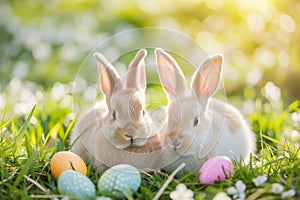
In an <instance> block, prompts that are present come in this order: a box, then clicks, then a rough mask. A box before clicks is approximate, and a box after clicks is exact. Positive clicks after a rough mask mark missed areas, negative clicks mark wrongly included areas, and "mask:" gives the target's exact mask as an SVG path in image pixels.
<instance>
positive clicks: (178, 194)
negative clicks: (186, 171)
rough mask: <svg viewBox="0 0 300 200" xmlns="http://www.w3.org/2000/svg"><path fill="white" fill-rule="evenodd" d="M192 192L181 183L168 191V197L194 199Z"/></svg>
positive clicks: (175, 199)
mask: <svg viewBox="0 0 300 200" xmlns="http://www.w3.org/2000/svg"><path fill="white" fill-rule="evenodd" d="M193 197H194V192H193V191H192V190H189V189H187V188H186V186H185V185H184V184H182V183H180V184H178V185H177V186H176V190H174V191H173V192H171V193H170V198H171V199H173V200H182V199H185V200H194V198H193Z"/></svg>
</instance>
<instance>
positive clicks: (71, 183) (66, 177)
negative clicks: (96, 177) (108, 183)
mask: <svg viewBox="0 0 300 200" xmlns="http://www.w3.org/2000/svg"><path fill="white" fill-rule="evenodd" d="M57 185H58V191H59V193H60V194H62V195H68V196H70V197H71V199H93V198H95V196H96V190H95V187H94V184H93V183H92V181H91V180H90V179H89V178H88V177H86V176H84V175H82V174H81V173H79V172H77V171H73V170H66V171H64V172H62V173H61V175H60V176H59V178H58V181H57Z"/></svg>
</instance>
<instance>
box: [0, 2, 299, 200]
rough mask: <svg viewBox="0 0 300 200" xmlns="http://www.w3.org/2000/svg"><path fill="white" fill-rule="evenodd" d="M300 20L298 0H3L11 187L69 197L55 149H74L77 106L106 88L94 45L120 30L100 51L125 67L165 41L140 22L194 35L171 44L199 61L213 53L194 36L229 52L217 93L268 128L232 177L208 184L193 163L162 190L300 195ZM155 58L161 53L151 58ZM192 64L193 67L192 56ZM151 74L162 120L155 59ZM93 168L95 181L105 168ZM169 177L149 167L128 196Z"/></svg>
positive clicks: (1, 181) (2, 193) (1, 97)
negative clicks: (62, 191)
mask: <svg viewBox="0 0 300 200" xmlns="http://www.w3.org/2000/svg"><path fill="white" fill-rule="evenodd" d="M299 22H300V2H299V1H297V0H289V1H271V0H266V1H258V0H252V1H237V0H234V1H226V0H212V1H208V0H207V1H206V0H188V1H180V0H176V1H171V0H166V1H158V0H153V1H143V0H134V1H129V0H128V1H127V0H126V1H120V0H110V1H108V0H102V1H99V2H98V1H93V0H88V1H81V0H78V1H68V0H63V1H37V0H33V1H31V0H24V1H8V0H4V1H1V3H0V198H1V199H32V198H48V199H56V198H65V197H62V196H59V191H58V189H57V181H56V179H55V178H54V177H53V176H52V175H51V173H50V167H49V161H50V159H51V157H52V155H53V154H54V153H55V152H57V151H61V150H69V149H70V145H69V143H68V135H69V133H70V132H71V130H72V127H73V125H74V123H75V121H76V120H77V118H78V116H80V115H81V114H82V112H84V111H85V110H86V109H88V107H90V106H91V105H93V104H94V103H95V101H97V100H101V99H102V98H103V95H102V94H101V91H100V89H99V86H98V83H99V81H98V75H97V73H95V72H96V66H95V63H94V62H92V61H91V60H89V59H88V58H89V57H90V56H89V55H90V53H91V52H93V51H94V50H95V49H97V45H98V48H99V44H104V43H105V41H110V43H108V44H109V45H107V46H105V45H103V46H101V45H100V46H101V50H102V52H101V53H103V54H104V55H105V56H107V58H108V59H110V60H114V64H115V66H116V68H117V70H118V71H119V72H120V73H124V71H125V70H126V67H127V65H128V64H129V61H130V59H131V57H130V56H128V57H127V56H122V55H124V52H128V50H136V47H138V46H143V44H144V43H143V42H145V44H147V41H152V42H153V43H154V42H155V41H157V43H159V44H161V45H162V46H163V45H165V43H162V41H161V39H160V38H158V37H157V35H151V34H148V35H146V36H145V35H143V34H142V33H143V32H142V31H140V32H139V31H130V30H135V29H143V28H148V27H160V28H163V29H164V30H171V31H174V32H177V33H180V34H183V35H185V36H186V38H189V39H186V40H177V39H176V37H175V38H172V37H170V38H169V40H170V41H169V43H170V44H168V45H172V46H169V47H170V48H172V51H174V52H178V53H180V54H182V55H181V56H184V58H186V59H188V61H189V62H190V63H191V64H193V65H197V63H198V64H200V62H201V61H202V60H203V58H204V57H202V56H203V55H199V52H197V51H195V47H199V48H201V51H202V50H203V51H205V52H206V53H207V55H211V54H214V53H222V54H223V55H224V58H225V65H224V72H223V81H224V86H223V87H222V88H221V89H220V91H219V92H218V93H217V95H216V96H217V98H224V96H226V101H227V102H229V103H231V104H233V105H234V106H236V107H237V108H238V109H239V110H240V111H241V112H242V114H243V115H244V116H245V118H246V120H247V122H248V123H249V125H250V126H251V128H252V130H253V131H254V132H255V134H256V139H257V152H256V154H255V155H253V156H252V158H251V163H250V164H249V165H247V166H245V165H244V164H243V162H242V161H234V165H235V171H234V173H233V174H232V177H231V178H229V179H228V180H226V181H224V182H222V183H215V184H213V185H210V186H206V185H203V184H200V183H199V182H198V177H195V176H193V175H192V174H190V173H188V172H187V173H186V174H185V175H184V176H183V177H181V178H174V179H173V180H172V181H171V183H170V184H169V185H168V187H167V188H166V189H165V190H164V191H163V193H162V196H161V199H170V198H172V199H180V197H181V198H187V199H188V198H192V199H193V198H194V199H215V200H217V199H249V200H252V199H300V193H299V191H300V156H299V155H300V154H299V148H300V133H299V131H300V104H299V99H300V90H299V84H300V81H299V80H300V67H299V65H300V59H299V58H300V55H299V52H300V50H299V48H300V47H299V43H300V31H299V27H300V24H299ZM126 31H127V34H125V35H126V37H114V36H116V35H118V34H120V33H124V32H126ZM139 34H140V35H139ZM141 38H142V39H143V40H144V41H142V42H141ZM137 41H138V42H137ZM190 41H192V43H191V42H190ZM195 44H196V46H195ZM197 45H198V46H197ZM192 47H193V48H192ZM145 48H154V47H153V46H151V47H149V46H146V47H145ZM152 61H153V53H151V54H149V59H148V60H146V62H149V63H151V62H152ZM181 64H182V67H183V68H184V67H185V68H184V69H183V71H184V73H185V74H186V75H187V77H189V78H190V76H191V75H192V71H191V70H190V68H189V66H186V65H185V64H186V63H185V62H183V61H182V62H181ZM147 80H150V82H151V83H149V84H148V88H147V91H146V96H147V102H146V103H147V109H148V110H149V112H150V113H151V114H152V116H154V118H155V122H156V123H158V124H159V123H160V122H161V121H162V120H164V117H165V115H164V114H163V112H162V108H161V106H165V105H167V99H166V96H165V94H164V93H163V91H162V89H161V87H160V86H159V85H158V84H153V83H154V82H155V81H157V80H158V78H157V73H156V72H155V70H154V68H151V66H150V67H149V68H147ZM90 168H91V166H89V167H88V169H89V170H88V177H89V178H90V179H91V180H92V182H93V183H94V184H95V185H96V184H97V181H98V179H99V176H100V175H99V174H97V173H94V172H93V171H91V170H90ZM169 177H170V174H168V173H166V172H164V171H159V172H155V173H152V174H150V175H145V176H144V178H143V180H142V185H141V186H140V188H139V190H138V192H137V193H136V194H135V195H134V196H132V197H128V199H152V198H153V197H154V196H155V195H156V194H157V192H158V191H159V190H160V189H161V188H162V186H163V184H164V183H165V182H166V180H167V179H168V178H169ZM182 184H183V185H182ZM178 191H179V192H178ZM179 194H182V195H186V196H180V195H179ZM102 195H103V194H101V193H99V192H98V193H97V196H98V197H99V198H100V196H102ZM178 195H179V196H178ZM191 195H192V196H191Z"/></svg>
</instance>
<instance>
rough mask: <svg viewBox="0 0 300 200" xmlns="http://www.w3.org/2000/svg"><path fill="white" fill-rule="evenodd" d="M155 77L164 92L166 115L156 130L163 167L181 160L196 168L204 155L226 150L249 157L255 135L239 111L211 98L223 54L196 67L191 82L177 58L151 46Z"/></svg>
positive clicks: (171, 167)
mask: <svg viewBox="0 0 300 200" xmlns="http://www.w3.org/2000/svg"><path fill="white" fill-rule="evenodd" d="M155 54H156V60H157V67H158V72H159V77H160V81H161V83H162V86H163V88H164V90H165V92H166V93H167V94H168V99H169V105H168V118H167V120H166V122H165V125H164V126H163V128H162V129H161V131H160V140H161V143H162V146H166V149H167V150H166V151H165V152H164V161H165V162H166V164H168V167H166V168H165V169H166V170H168V171H170V172H171V171H173V170H174V169H175V168H176V167H177V166H178V165H179V164H180V163H182V162H185V163H186V164H187V165H186V168H185V170H189V171H194V172H195V173H198V171H199V169H200V167H201V165H202V164H203V163H204V162H205V160H206V159H208V158H210V157H212V156H217V155H225V156H228V157H229V158H232V159H240V158H242V159H243V160H244V161H245V162H246V163H247V162H249V157H250V154H251V153H253V152H254V151H255V139H254V135H253V133H252V131H251V130H250V128H249V127H248V126H247V124H246V122H245V120H244V119H243V117H242V115H241V114H240V113H239V111H238V110H237V109H235V108H234V107H233V106H231V105H229V104H227V103H225V102H222V101H219V100H216V99H213V98H212V96H213V95H214V93H215V92H216V90H217V88H218V86H219V82H220V80H221V71H222V64H223V57H222V56H221V55H219V54H218V55H215V56H212V57H210V58H209V59H207V60H205V61H204V62H203V63H202V64H201V65H200V67H199V68H198V69H197V70H196V72H195V74H194V77H193V80H192V84H191V87H188V85H187V84H186V80H185V77H184V75H183V73H182V71H181V69H180V68H179V66H178V64H177V63H176V61H175V60H174V59H173V58H172V57H171V56H170V55H169V54H168V53H166V52H165V51H163V50H162V49H156V50H155Z"/></svg>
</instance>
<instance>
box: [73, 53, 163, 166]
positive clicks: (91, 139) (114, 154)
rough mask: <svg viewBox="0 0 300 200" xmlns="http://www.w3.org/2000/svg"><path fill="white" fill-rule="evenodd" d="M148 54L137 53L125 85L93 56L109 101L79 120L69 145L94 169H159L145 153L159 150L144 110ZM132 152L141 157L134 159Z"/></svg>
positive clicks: (104, 63) (116, 74) (101, 57)
mask: <svg viewBox="0 0 300 200" xmlns="http://www.w3.org/2000/svg"><path fill="white" fill-rule="evenodd" d="M146 54H147V52H146V50H145V49H141V50H140V51H138V53H137V54H136V56H135V58H134V59H133V61H132V62H131V64H130V66H129V70H128V73H127V75H126V80H125V84H122V82H121V79H120V76H119V74H118V73H117V71H116V70H115V69H114V67H113V66H112V65H111V64H110V63H109V62H108V61H107V60H106V59H105V58H104V56H102V55H101V54H99V53H95V54H94V57H95V58H96V60H97V63H98V71H99V74H100V84H101V88H102V91H103V93H104V94H105V98H106V102H104V101H102V102H100V103H99V104H97V105H96V106H95V107H94V108H92V109H91V110H90V111H89V112H87V113H86V114H85V115H83V117H82V118H81V119H80V120H78V122H77V123H76V124H75V127H74V130H73V132H72V134H71V139H70V142H71V144H72V151H73V152H75V153H77V154H78V155H79V156H81V157H82V158H84V160H86V161H87V162H88V163H91V164H93V167H94V168H95V169H96V168H99V167H101V166H102V167H105V166H107V167H111V166H113V165H116V164H120V163H128V164H132V165H134V166H136V167H138V168H143V169H145V168H149V169H156V168H157V167H155V166H156V164H155V162H156V160H155V159H154V158H153V157H151V153H149V154H148V155H147V156H145V155H144V154H143V153H145V152H152V151H154V150H155V149H156V148H159V141H158V137H157V136H156V135H153V136H152V135H151V129H150V123H151V119H150V117H149V116H148V114H147V112H146V111H145V89H146V77H145V66H144V58H145V56H146ZM149 137H150V141H149V142H148V143H147V140H148V138H149ZM146 143H147V145H146ZM144 145H146V146H144ZM125 148H127V149H126V150H123V149H125ZM131 152H139V153H142V154H138V155H134V156H133V153H131ZM157 155H158V154H157ZM152 156H154V155H152ZM147 159H148V160H147ZM100 170H101V169H100ZM103 170H105V168H103ZM103 170H102V171H103Z"/></svg>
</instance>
